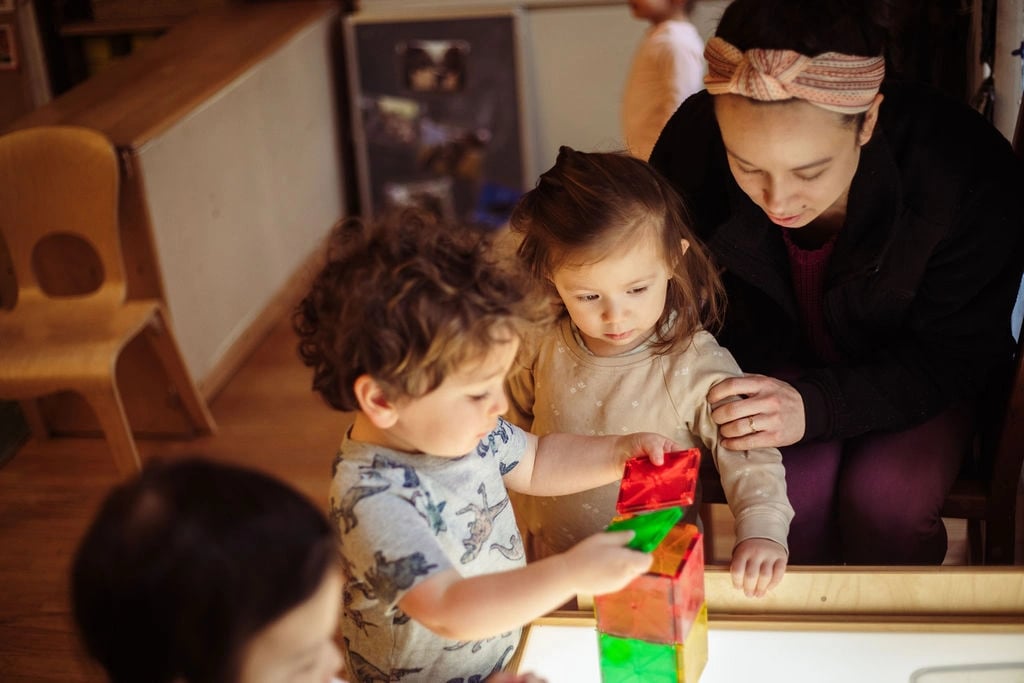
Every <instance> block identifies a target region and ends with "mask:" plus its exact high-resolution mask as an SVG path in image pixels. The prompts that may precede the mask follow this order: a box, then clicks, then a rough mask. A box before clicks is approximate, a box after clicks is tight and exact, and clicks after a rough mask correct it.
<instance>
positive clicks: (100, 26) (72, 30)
mask: <svg viewBox="0 0 1024 683" xmlns="http://www.w3.org/2000/svg"><path fill="white" fill-rule="evenodd" d="M181 19H182V17H164V18H152V19H122V20H117V21H76V22H74V23H70V24H64V25H63V26H61V27H60V34H61V35H62V36H67V37H71V36H110V35H119V34H126V33H160V32H162V31H166V30H167V29H169V28H171V27H172V26H174V25H175V24H176V23H178V22H180V21H181Z"/></svg>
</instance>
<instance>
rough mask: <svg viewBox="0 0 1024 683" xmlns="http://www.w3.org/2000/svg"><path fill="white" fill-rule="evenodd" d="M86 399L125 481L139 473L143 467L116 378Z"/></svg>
mask: <svg viewBox="0 0 1024 683" xmlns="http://www.w3.org/2000/svg"><path fill="white" fill-rule="evenodd" d="M85 400H86V401H88V402H89V405H90V406H92V409H93V412H94V413H96V419H98V420H99V423H100V427H101V428H102V429H103V434H104V436H105V437H106V439H107V444H108V445H109V446H110V451H111V453H112V454H113V456H114V465H115V466H116V467H117V471H118V473H119V474H120V475H121V476H122V477H123V478H128V477H130V476H132V475H134V474H136V473H137V472H138V471H139V470H140V469H141V467H142V465H141V461H140V460H139V452H138V450H136V448H135V439H134V437H133V436H132V430H131V426H130V425H129V424H128V416H127V414H126V413H125V411H124V404H123V403H122V401H121V393H120V392H119V391H118V389H117V384H116V379H115V378H114V377H113V376H111V378H110V383H109V384H108V385H106V386H102V387H97V388H94V389H92V390H90V391H89V392H87V393H85Z"/></svg>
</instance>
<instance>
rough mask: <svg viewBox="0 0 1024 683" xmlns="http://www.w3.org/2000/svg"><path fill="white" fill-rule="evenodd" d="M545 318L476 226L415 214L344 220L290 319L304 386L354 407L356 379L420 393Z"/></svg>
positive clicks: (396, 393) (522, 276)
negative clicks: (304, 370) (307, 377)
mask: <svg viewBox="0 0 1024 683" xmlns="http://www.w3.org/2000/svg"><path fill="white" fill-rule="evenodd" d="M549 317H550V312H549V310H548V309H547V307H546V305H545V303H544V301H543V300H542V299H541V297H538V296H536V290H535V288H534V286H533V283H532V281H531V279H530V278H529V276H528V275H527V274H526V273H525V272H523V271H522V269H521V268H519V267H518V264H516V263H511V264H510V263H501V262H500V261H499V259H498V257H497V253H496V252H495V250H494V247H493V245H492V243H491V240H490V239H489V238H488V237H487V236H486V235H484V234H481V233H479V232H476V231H473V230H469V229H464V228H460V227H458V226H452V225H447V224H444V223H443V222H440V221H439V220H437V219H436V218H435V217H433V216H431V215H428V214H425V213H422V212H415V211H403V212H400V213H395V214H391V215H389V216H386V217H385V218H384V219H382V220H381V221H379V222H377V223H375V224H364V223H362V222H360V221H356V220H353V221H348V222H346V223H343V224H342V225H341V226H339V228H338V229H337V230H336V231H335V233H334V234H333V235H332V237H331V242H330V247H329V253H328V262H327V264H326V265H325V266H324V268H323V269H322V270H321V272H320V273H319V275H318V276H317V277H316V279H315V281H314V282H313V285H312V288H311V290H310V292H309V294H307V295H306V297H305V298H304V299H303V301H302V302H301V303H300V304H299V307H298V309H297V311H296V313H295V317H294V320H293V323H294V326H295V330H296V332H297V333H298V335H299V337H300V344H299V353H300V355H301V356H302V359H303V361H304V362H305V363H306V365H308V366H310V367H312V368H313V369H314V376H313V388H314V390H316V391H318V392H320V394H321V395H323V397H324V398H325V399H326V400H327V402H328V403H329V404H330V405H331V406H332V407H334V408H336V409H338V410H347V411H350V410H358V409H359V404H358V401H357V399H356V397H355V393H354V390H353V387H354V383H355V380H356V379H357V378H358V377H360V376H362V375H369V376H370V377H372V378H373V379H374V380H375V381H376V382H378V383H379V384H380V385H381V386H383V387H385V388H387V390H388V391H389V393H391V394H392V396H391V398H402V397H419V396H423V395H424V394H427V393H429V392H431V391H433V390H434V389H436V388H437V387H438V386H440V384H441V383H442V382H443V381H444V379H445V378H446V377H448V376H450V375H452V374H453V373H454V372H457V371H458V370H459V369H460V368H462V367H463V366H464V365H465V364H467V363H471V362H476V361H479V360H482V359H483V358H484V357H485V356H486V355H487V354H488V353H489V352H490V350H491V349H492V348H493V347H494V345H495V344H498V343H504V342H507V341H510V340H512V339H517V338H522V337H523V336H524V334H525V333H526V332H527V331H528V330H529V329H530V328H532V327H533V326H535V325H538V324H542V323H544V322H545V321H546V320H547V319H548V318H549Z"/></svg>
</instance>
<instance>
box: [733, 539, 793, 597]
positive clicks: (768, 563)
mask: <svg viewBox="0 0 1024 683" xmlns="http://www.w3.org/2000/svg"><path fill="white" fill-rule="evenodd" d="M788 559H789V556H788V555H787V554H786V549H785V548H783V547H782V546H781V545H779V544H778V543H776V542H775V541H769V540H768V539H767V538H748V539H746V540H745V541H741V542H740V543H739V545H737V546H736V548H735V549H734V550H733V551H732V565H731V566H730V567H729V573H730V574H732V585H733V588H737V589H742V590H743V594H744V595H746V596H747V597H748V598H750V597H754V598H763V597H764V596H765V594H766V593H767V592H768V591H769V590H771V589H772V588H775V587H776V586H777V585H779V582H780V581H782V576H783V574H785V573H786V562H787V561H788Z"/></svg>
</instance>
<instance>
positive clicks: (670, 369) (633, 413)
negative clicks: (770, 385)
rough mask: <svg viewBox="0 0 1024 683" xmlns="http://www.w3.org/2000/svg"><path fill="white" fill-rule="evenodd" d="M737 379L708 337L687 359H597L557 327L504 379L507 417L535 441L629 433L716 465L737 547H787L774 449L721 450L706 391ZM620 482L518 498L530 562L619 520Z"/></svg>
mask: <svg viewBox="0 0 1024 683" xmlns="http://www.w3.org/2000/svg"><path fill="white" fill-rule="evenodd" d="M739 375H742V372H741V371H740V368H739V366H738V365H737V364H736V361H735V360H733V357H732V355H731V354H730V353H729V352H728V351H727V350H726V349H724V348H722V347H721V346H719V345H718V342H717V341H716V340H715V338H714V337H713V336H712V335H711V334H709V333H708V332H705V331H700V332H698V333H697V334H696V335H694V337H693V339H692V343H691V344H689V345H688V346H687V347H686V348H685V349H684V350H683V351H679V352H673V353H671V354H667V355H666V354H662V355H659V354H655V353H652V352H651V350H650V349H649V348H644V347H641V348H640V349H637V350H636V351H633V352H631V353H628V354H624V355H620V356H610V357H603V356H595V355H593V354H591V353H590V352H589V351H587V349H586V348H584V347H583V346H582V345H581V344H580V343H579V342H578V341H577V339H576V338H575V337H574V335H573V330H572V326H571V323H570V321H569V320H568V319H565V320H563V321H562V322H561V323H560V324H559V325H558V327H557V329H556V330H555V331H554V332H552V333H550V334H549V335H548V336H547V337H546V338H545V339H544V340H542V341H541V342H540V344H539V346H538V349H537V353H536V355H535V357H534V358H533V359H532V362H530V363H529V364H528V366H526V367H521V368H517V369H515V370H514V371H513V373H512V374H511V376H510V377H509V397H510V404H511V409H510V411H509V415H508V417H509V419H510V420H511V421H512V422H514V423H516V424H518V425H519V426H521V427H523V428H524V429H528V430H530V431H532V432H534V433H535V434H538V435H544V434H548V433H551V432H570V433H576V434H587V435H594V434H627V433H630V432H640V431H650V432H658V433H660V434H664V435H665V436H669V437H671V438H672V439H674V440H675V441H676V442H678V443H679V444H680V445H682V446H683V447H686V448H689V447H698V448H700V449H701V452H702V457H708V456H710V457H712V458H714V461H715V464H716V466H717V468H718V471H719V474H720V476H721V479H722V487H723V489H724V490H725V494H726V498H727V499H728V501H729V507H730V508H731V510H732V512H733V514H734V515H735V517H736V542H737V543H739V542H740V541H742V540H744V539H747V538H767V539H771V540H773V541H776V542H777V543H780V544H781V545H782V546H783V547H787V548H788V546H787V543H786V538H787V536H788V534H789V523H790V520H792V518H793V508H792V506H791V505H790V504H789V499H788V498H787V497H786V480H785V471H784V469H783V466H782V456H781V454H780V453H779V451H778V449H775V448H764V449H756V450H750V451H742V452H740V451H732V450H729V449H727V448H724V447H723V446H722V445H721V442H720V439H719V435H718V426H717V425H716V424H715V422H714V421H713V420H712V419H711V405H710V404H709V403H708V401H707V393H708V390H709V389H710V388H711V387H712V386H713V385H714V384H716V383H718V382H720V381H721V380H723V379H725V378H727V377H736V376H739ZM618 488H619V485H618V483H615V484H611V485H608V486H603V487H600V488H597V489H593V490H591V491H585V492H583V493H577V494H574V495H569V496H557V497H536V496H516V497H514V498H513V505H514V506H515V508H516V517H517V519H518V521H519V524H520V526H521V527H522V528H523V531H524V533H527V534H528V535H529V537H530V538H529V542H530V545H531V548H532V550H533V553H532V554H534V555H535V556H536V557H544V556H547V555H551V554H554V553H560V552H564V551H565V550H568V549H569V548H570V547H572V546H573V545H575V544H576V543H578V542H579V541H581V540H583V539H584V538H586V537H587V536H589V535H591V534H594V533H597V532H598V531H601V530H603V529H604V528H605V527H606V526H607V525H608V523H609V522H610V521H611V519H612V517H613V516H614V515H615V500H616V498H617V495H618Z"/></svg>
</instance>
